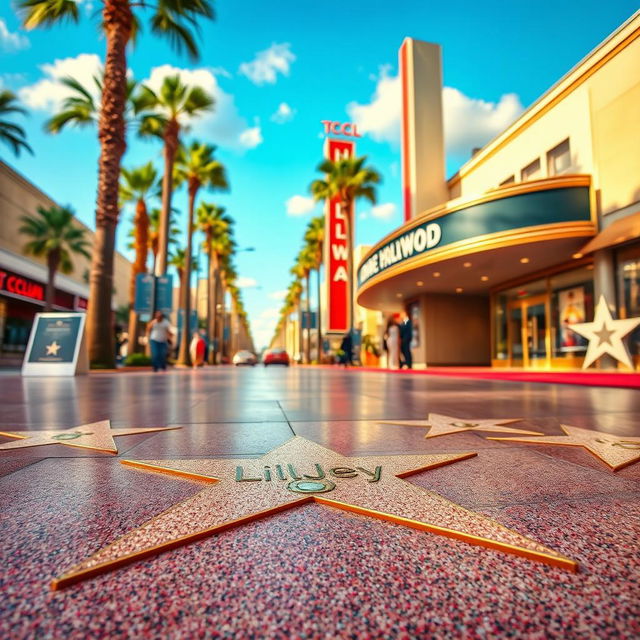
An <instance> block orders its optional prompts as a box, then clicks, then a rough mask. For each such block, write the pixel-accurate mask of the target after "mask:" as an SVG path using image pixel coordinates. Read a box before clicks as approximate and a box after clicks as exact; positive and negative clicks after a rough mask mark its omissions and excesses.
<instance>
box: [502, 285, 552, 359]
mask: <svg viewBox="0 0 640 640" xmlns="http://www.w3.org/2000/svg"><path fill="white" fill-rule="evenodd" d="M508 312H509V361H510V362H509V364H510V366H512V367H525V368H527V369H528V368H531V369H542V368H547V367H549V366H550V364H551V344H550V341H551V334H550V331H549V317H550V314H551V309H550V305H549V296H547V295H546V294H545V295H539V296H531V297H529V298H525V299H523V300H514V301H513V302H510V303H509V305H508Z"/></svg>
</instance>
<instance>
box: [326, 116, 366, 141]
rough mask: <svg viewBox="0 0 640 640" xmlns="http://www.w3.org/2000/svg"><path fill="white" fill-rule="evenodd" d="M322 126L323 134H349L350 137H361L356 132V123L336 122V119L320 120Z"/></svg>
mask: <svg viewBox="0 0 640 640" xmlns="http://www.w3.org/2000/svg"><path fill="white" fill-rule="evenodd" d="M320 122H321V123H322V125H323V126H324V134H325V135H326V136H328V135H333V136H351V137H352V138H361V137H362V136H361V135H360V134H359V133H358V125H356V124H353V123H352V122H338V121H336V120H321V121H320Z"/></svg>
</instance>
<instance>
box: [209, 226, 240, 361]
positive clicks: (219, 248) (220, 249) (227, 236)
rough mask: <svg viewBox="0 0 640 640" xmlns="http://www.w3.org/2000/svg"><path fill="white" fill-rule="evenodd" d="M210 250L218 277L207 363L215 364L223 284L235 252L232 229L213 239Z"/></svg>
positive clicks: (220, 333) (220, 334) (219, 342)
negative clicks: (216, 267)
mask: <svg viewBox="0 0 640 640" xmlns="http://www.w3.org/2000/svg"><path fill="white" fill-rule="evenodd" d="M211 250H212V252H213V254H214V255H215V256H216V258H215V259H216V262H217V264H218V276H217V279H216V280H217V281H214V283H213V288H214V289H213V295H214V298H215V303H214V304H215V309H216V314H215V320H214V324H215V327H216V329H215V332H214V336H215V340H214V342H213V343H212V345H211V348H210V351H209V362H212V363H217V361H218V353H222V347H223V337H224V323H225V309H224V305H225V300H224V298H225V283H226V281H227V274H226V270H227V269H228V267H229V264H230V260H231V256H233V254H234V253H235V250H236V242H235V240H234V239H233V227H229V228H228V229H227V231H226V232H225V233H224V234H222V235H220V236H218V237H217V238H214V240H213V244H212V245H211ZM218 300H219V301H220V307H221V309H222V311H221V318H222V319H221V321H220V322H219V323H218V321H217V317H218Z"/></svg>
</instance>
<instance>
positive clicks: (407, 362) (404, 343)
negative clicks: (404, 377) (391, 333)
mask: <svg viewBox="0 0 640 640" xmlns="http://www.w3.org/2000/svg"><path fill="white" fill-rule="evenodd" d="M412 339H413V325H412V324H411V318H409V315H408V314H407V312H406V311H403V312H402V313H401V314H400V351H401V353H402V362H401V363H400V368H401V369H402V367H407V369H413V356H412V353H411V340H412Z"/></svg>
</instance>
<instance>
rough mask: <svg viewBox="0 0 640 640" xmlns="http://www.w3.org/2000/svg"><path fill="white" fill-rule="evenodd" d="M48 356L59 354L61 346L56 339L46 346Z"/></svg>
mask: <svg viewBox="0 0 640 640" xmlns="http://www.w3.org/2000/svg"><path fill="white" fill-rule="evenodd" d="M45 349H46V350H47V355H48V356H57V355H58V351H60V349H61V346H60V345H59V344H58V343H57V342H56V341H55V340H54V341H53V342H52V343H51V344H48V345H46V346H45Z"/></svg>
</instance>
